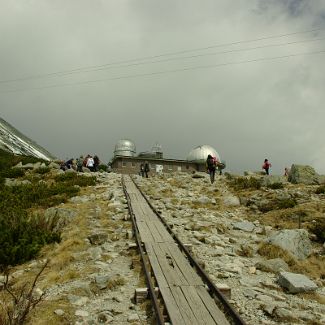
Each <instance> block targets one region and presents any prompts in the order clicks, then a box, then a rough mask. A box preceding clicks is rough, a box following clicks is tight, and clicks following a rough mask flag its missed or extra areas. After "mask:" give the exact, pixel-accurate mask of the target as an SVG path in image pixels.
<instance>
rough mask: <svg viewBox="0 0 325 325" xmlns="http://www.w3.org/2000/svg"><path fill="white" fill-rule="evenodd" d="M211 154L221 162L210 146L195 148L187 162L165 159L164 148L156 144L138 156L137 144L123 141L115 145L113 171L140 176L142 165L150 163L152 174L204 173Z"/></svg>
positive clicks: (126, 140)
mask: <svg viewBox="0 0 325 325" xmlns="http://www.w3.org/2000/svg"><path fill="white" fill-rule="evenodd" d="M209 154H210V155H211V156H213V157H216V158H217V159H218V160H219V161H221V160H220V156H219V154H218V152H217V151H216V150H215V149H214V148H213V147H211V146H209V145H201V146H197V147H195V148H194V149H193V150H191V151H190V152H189V154H188V156H187V159H186V160H181V159H168V158H164V155H163V150H162V147H161V145H160V144H158V143H156V144H154V146H153V147H152V149H151V150H150V151H145V152H140V153H139V154H138V155H136V146H135V144H134V143H133V142H132V141H131V140H128V139H122V140H119V141H118V142H117V143H116V145H115V149H114V157H113V158H112V160H111V168H112V171H114V172H117V173H121V174H138V173H139V171H140V165H141V164H144V163H145V162H148V163H149V166H150V172H151V174H154V173H162V172H163V173H171V172H176V171H179V172H187V173H193V172H195V171H203V172H204V171H206V166H205V162H206V159H207V157H208V155H209ZM224 167H225V164H224ZM224 167H223V168H224Z"/></svg>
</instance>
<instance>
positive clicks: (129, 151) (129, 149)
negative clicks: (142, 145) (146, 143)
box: [114, 139, 136, 157]
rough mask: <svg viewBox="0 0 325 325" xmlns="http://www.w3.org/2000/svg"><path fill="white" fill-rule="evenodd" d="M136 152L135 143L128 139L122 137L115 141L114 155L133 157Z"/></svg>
mask: <svg viewBox="0 0 325 325" xmlns="http://www.w3.org/2000/svg"><path fill="white" fill-rule="evenodd" d="M135 153H136V148H135V144H134V143H133V142H132V141H131V140H128V139H122V140H119V141H117V143H116V145H115V150H114V157H116V156H124V157H134V156H135Z"/></svg>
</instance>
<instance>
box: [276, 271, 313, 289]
mask: <svg viewBox="0 0 325 325" xmlns="http://www.w3.org/2000/svg"><path fill="white" fill-rule="evenodd" d="M278 283H279V284H280V285H281V286H282V287H284V288H286V289H288V291H289V292H290V293H299V292H306V291H315V290H316V289H317V285H316V284H315V283H314V282H313V281H311V280H310V279H309V278H307V277H306V276H305V275H303V274H297V273H290V272H280V274H279V278H278Z"/></svg>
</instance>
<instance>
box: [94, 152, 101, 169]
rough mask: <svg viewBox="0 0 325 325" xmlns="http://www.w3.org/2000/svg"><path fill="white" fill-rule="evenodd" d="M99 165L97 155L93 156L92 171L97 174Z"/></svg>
mask: <svg viewBox="0 0 325 325" xmlns="http://www.w3.org/2000/svg"><path fill="white" fill-rule="evenodd" d="M99 164H100V160H99V158H98V156H97V155H95V156H94V171H95V172H98V167H99Z"/></svg>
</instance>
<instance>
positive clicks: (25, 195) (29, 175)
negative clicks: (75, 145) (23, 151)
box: [0, 150, 95, 271]
mask: <svg viewBox="0 0 325 325" xmlns="http://www.w3.org/2000/svg"><path fill="white" fill-rule="evenodd" d="M39 161H40V160H39V159H37V158H34V157H27V156H15V155H13V154H10V153H7V152H5V151H3V150H0V270H2V271H3V270H4V269H6V268H7V267H8V266H14V265H17V264H20V263H23V262H25V261H27V260H29V259H31V258H34V257H35V256H36V254H37V253H38V252H39V250H40V249H41V248H42V246H44V245H45V244H48V243H52V242H59V241H60V233H59V232H58V231H55V230H54V229H55V224H53V223H51V224H49V223H48V222H47V221H46V220H45V219H44V213H43V210H44V208H48V207H51V206H54V205H57V204H60V203H62V202H66V200H67V199H68V198H69V197H72V196H74V195H77V194H78V193H79V191H80V187H81V186H87V185H94V184H95V179H94V178H89V177H83V176H77V175H76V174H66V175H55V174H53V173H51V172H50V168H48V167H46V165H45V161H44V162H43V165H42V167H41V168H38V169H35V170H25V169H22V168H12V167H13V166H15V165H17V164H18V163H19V162H21V163H22V164H27V163H36V162H39ZM8 178H9V179H16V180H18V181H19V182H18V183H17V184H15V186H6V185H5V182H6V179H8Z"/></svg>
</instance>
